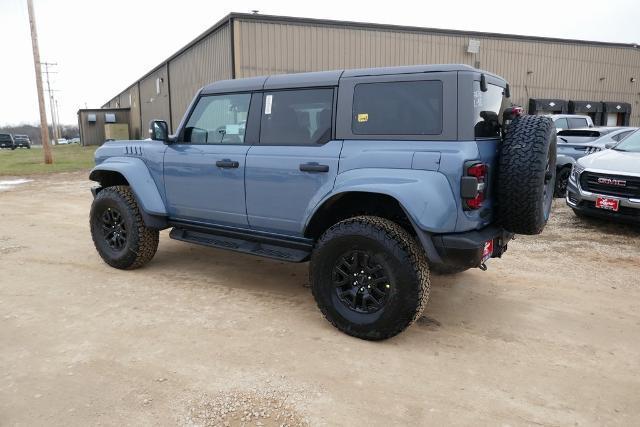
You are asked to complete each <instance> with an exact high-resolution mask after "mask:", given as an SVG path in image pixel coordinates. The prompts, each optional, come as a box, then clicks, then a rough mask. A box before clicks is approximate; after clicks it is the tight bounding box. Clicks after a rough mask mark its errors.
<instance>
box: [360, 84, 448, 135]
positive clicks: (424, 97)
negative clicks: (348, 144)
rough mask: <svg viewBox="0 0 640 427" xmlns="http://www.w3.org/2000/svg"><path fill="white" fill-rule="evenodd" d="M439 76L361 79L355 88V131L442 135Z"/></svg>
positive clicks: (371, 133)
mask: <svg viewBox="0 0 640 427" xmlns="http://www.w3.org/2000/svg"><path fill="white" fill-rule="evenodd" d="M442 110H443V100H442V82H441V81H439V80H427V81H408V82H381V83H360V84H357V85H356V87H355V89H354V91H353V111H352V121H351V130H352V132H353V133H354V134H356V135H439V134H441V133H442Z"/></svg>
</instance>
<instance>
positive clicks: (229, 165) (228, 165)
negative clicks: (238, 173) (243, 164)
mask: <svg viewBox="0 0 640 427" xmlns="http://www.w3.org/2000/svg"><path fill="white" fill-rule="evenodd" d="M216 166H217V167H219V168H225V169H234V168H237V167H240V163H238V162H236V161H235V160H229V159H224V160H218V161H217V162H216Z"/></svg>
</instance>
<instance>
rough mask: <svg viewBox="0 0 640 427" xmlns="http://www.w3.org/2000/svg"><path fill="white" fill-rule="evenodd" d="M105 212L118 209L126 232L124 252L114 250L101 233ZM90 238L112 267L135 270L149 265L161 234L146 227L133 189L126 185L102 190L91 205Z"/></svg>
mask: <svg viewBox="0 0 640 427" xmlns="http://www.w3.org/2000/svg"><path fill="white" fill-rule="evenodd" d="M106 209H117V210H118V212H119V213H120V214H121V215H122V218H123V223H124V225H125V227H126V230H127V237H126V243H125V244H124V247H123V248H122V249H121V250H114V249H113V248H111V247H110V246H109V244H108V242H107V240H106V239H105V237H104V234H103V231H102V215H103V213H104V211H105V210H106ZM89 216H90V221H89V222H90V227H91V237H92V238H93V243H94V245H95V247H96V250H97V251H98V253H99V254H100V256H101V257H102V259H103V260H104V262H106V263H107V264H109V265H110V266H112V267H115V268H119V269H123V270H133V269H136V268H139V267H142V266H143V265H145V264H146V263H148V262H149V261H150V260H151V258H153V256H154V255H155V253H156V250H157V249H158V239H159V231H158V230H156V229H152V228H149V227H146V226H145V225H144V221H143V220H142V215H141V214H140V209H139V208H138V203H137V202H136V199H135V197H134V195H133V192H132V191H131V189H130V188H129V187H128V186H126V185H117V186H114V187H107V188H104V189H103V190H101V191H100V192H99V193H98V194H97V196H96V197H95V199H94V200H93V203H92V205H91V213H90V215H89Z"/></svg>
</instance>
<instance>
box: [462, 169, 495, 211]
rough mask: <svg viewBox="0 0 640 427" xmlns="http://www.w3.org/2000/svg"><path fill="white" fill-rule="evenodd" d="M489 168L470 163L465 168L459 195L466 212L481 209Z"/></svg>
mask: <svg viewBox="0 0 640 427" xmlns="http://www.w3.org/2000/svg"><path fill="white" fill-rule="evenodd" d="M488 173H489V167H488V166H487V165H486V164H484V163H471V164H469V165H468V166H467V167H466V171H465V176H464V177H462V186H461V189H460V195H461V196H462V198H463V200H464V204H465V208H466V209H467V210H476V209H480V208H481V207H482V203H483V202H484V200H485V192H486V189H487V182H488Z"/></svg>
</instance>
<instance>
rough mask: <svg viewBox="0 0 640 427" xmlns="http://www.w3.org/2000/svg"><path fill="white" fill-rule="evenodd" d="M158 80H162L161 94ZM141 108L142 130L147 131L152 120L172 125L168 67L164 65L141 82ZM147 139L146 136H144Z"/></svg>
mask: <svg viewBox="0 0 640 427" xmlns="http://www.w3.org/2000/svg"><path fill="white" fill-rule="evenodd" d="M156 79H162V82H161V83H160V93H157V91H156ZM140 108H141V109H142V128H143V129H147V126H148V125H149V122H150V121H151V120H154V119H157V120H165V121H166V122H167V123H169V124H171V117H170V114H169V79H168V78H167V65H166V64H164V65H163V66H161V67H160V68H158V69H157V70H156V71H154V72H153V73H151V74H149V75H148V76H147V77H145V78H144V79H142V80H140ZM142 137H143V138H146V135H143V136H142Z"/></svg>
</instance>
